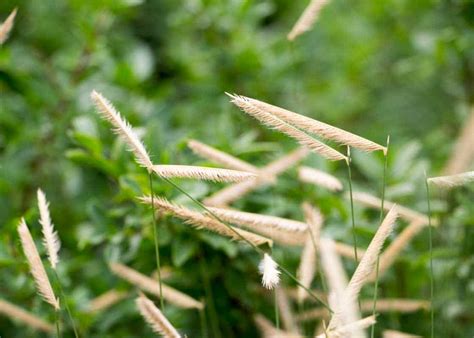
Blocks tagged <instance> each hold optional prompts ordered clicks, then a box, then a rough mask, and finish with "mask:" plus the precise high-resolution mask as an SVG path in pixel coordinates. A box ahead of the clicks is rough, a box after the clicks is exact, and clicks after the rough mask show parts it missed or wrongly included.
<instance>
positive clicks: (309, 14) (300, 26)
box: [287, 0, 329, 41]
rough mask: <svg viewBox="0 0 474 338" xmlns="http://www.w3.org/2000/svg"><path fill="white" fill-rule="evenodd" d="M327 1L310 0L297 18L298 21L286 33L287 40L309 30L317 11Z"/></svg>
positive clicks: (317, 13)
mask: <svg viewBox="0 0 474 338" xmlns="http://www.w3.org/2000/svg"><path fill="white" fill-rule="evenodd" d="M328 2H329V0H311V2H310V3H309V5H308V6H307V7H306V8H305V9H304V11H303V13H302V14H301V16H300V17H299V18H298V21H296V23H295V25H294V26H293V28H292V29H291V31H290V32H289V33H288V35H287V38H288V40H290V41H293V40H294V39H296V38H297V37H298V36H300V35H301V34H303V33H305V32H307V31H309V30H310V29H311V28H312V27H313V24H314V23H315V22H316V20H317V19H318V17H319V13H320V12H321V10H322V9H323V7H324V6H325V5H326V4H327V3H328Z"/></svg>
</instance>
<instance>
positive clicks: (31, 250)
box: [18, 218, 60, 311]
mask: <svg viewBox="0 0 474 338" xmlns="http://www.w3.org/2000/svg"><path fill="white" fill-rule="evenodd" d="M18 234H19V235H20V240H21V245H22V246H23V252H24V253H25V256H26V259H27V260H28V265H29V266H30V272H31V274H32V275H33V279H34V280H35V284H36V290H37V291H38V294H39V295H40V296H41V297H42V298H43V299H44V300H45V301H46V302H47V303H49V304H51V305H52V306H53V307H54V309H55V310H56V311H58V310H59V309H60V307H59V300H58V299H57V298H56V296H55V295H54V291H53V288H52V286H51V283H50V281H49V278H48V275H47V274H46V270H45V269H44V265H43V262H42V261H41V258H40V255H39V253H38V250H37V249H36V246H35V242H34V241H33V238H32V237H31V233H30V230H28V226H27V225H26V223H25V219H23V218H22V219H21V221H20V225H19V226H18Z"/></svg>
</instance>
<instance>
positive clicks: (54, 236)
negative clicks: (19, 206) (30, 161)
mask: <svg viewBox="0 0 474 338" xmlns="http://www.w3.org/2000/svg"><path fill="white" fill-rule="evenodd" d="M37 196H38V209H39V212H40V221H39V222H40V224H41V227H42V231H43V243H44V246H45V248H46V251H47V252H48V259H49V262H50V263H51V267H52V268H53V269H56V265H57V264H58V261H59V258H58V252H59V249H60V248H61V242H60V240H59V236H58V233H57V232H56V231H55V230H54V225H53V223H52V222H51V216H50V214H49V203H48V201H47V200H46V196H45V194H44V193H43V191H42V190H41V189H38V192H37Z"/></svg>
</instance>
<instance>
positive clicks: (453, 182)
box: [428, 171, 474, 189]
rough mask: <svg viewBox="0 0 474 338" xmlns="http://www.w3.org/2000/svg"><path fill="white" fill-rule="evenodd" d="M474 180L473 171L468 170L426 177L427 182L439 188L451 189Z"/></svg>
mask: <svg viewBox="0 0 474 338" xmlns="http://www.w3.org/2000/svg"><path fill="white" fill-rule="evenodd" d="M471 182H474V171H468V172H465V173H460V174H456V175H449V176H438V177H431V178H428V183H431V184H434V185H435V186H438V187H440V188H446V189H451V188H454V187H460V186H463V185H466V184H469V183H471Z"/></svg>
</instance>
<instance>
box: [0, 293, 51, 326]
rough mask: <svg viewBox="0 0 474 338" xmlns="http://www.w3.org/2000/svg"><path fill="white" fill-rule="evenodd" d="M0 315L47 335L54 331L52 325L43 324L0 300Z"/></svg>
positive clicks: (28, 313)
mask: <svg viewBox="0 0 474 338" xmlns="http://www.w3.org/2000/svg"><path fill="white" fill-rule="evenodd" d="M0 313H3V314H4V315H5V316H8V317H10V318H11V319H13V320H15V321H20V322H22V323H23V324H25V325H27V326H29V327H31V328H33V329H36V330H40V331H43V332H47V333H52V332H53V331H54V326H53V325H51V324H49V323H47V322H45V321H44V320H43V319H41V318H39V317H37V316H36V315H34V314H32V313H30V312H28V311H26V310H24V309H22V308H21V307H18V306H16V305H14V304H12V303H10V302H7V301H6V300H2V299H0Z"/></svg>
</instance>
